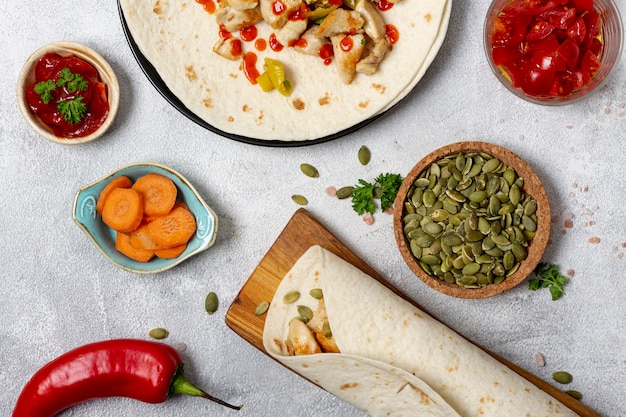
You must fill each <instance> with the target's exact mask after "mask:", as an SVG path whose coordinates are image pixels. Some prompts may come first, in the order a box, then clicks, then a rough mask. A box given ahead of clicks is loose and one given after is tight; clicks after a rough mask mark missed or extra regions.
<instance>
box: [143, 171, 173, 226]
mask: <svg viewBox="0 0 626 417" xmlns="http://www.w3.org/2000/svg"><path fill="white" fill-rule="evenodd" d="M133 188H134V189H135V190H137V191H138V192H140V193H141V194H143V202H144V203H143V204H144V212H145V214H146V215H147V216H163V215H166V214H167V213H169V212H170V211H171V210H172V207H174V203H176V194H177V190H176V185H175V184H174V182H173V181H172V180H171V179H169V178H167V177H166V176H165V175H161V174H154V173H152V174H146V175H144V176H142V177H140V178H138V179H137V181H135V184H134V185H133Z"/></svg>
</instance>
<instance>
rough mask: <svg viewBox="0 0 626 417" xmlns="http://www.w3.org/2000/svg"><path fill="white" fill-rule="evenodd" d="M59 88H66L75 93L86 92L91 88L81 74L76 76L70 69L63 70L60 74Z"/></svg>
mask: <svg viewBox="0 0 626 417" xmlns="http://www.w3.org/2000/svg"><path fill="white" fill-rule="evenodd" d="M57 86H58V87H65V88H67V91H68V92H70V93H73V92H74V91H77V90H80V91H86V90H87V87H89V83H87V81H86V80H85V79H84V78H83V76H82V75H80V74H74V73H73V72H72V71H70V69H69V68H63V69H62V70H61V72H59V79H58V80H57Z"/></svg>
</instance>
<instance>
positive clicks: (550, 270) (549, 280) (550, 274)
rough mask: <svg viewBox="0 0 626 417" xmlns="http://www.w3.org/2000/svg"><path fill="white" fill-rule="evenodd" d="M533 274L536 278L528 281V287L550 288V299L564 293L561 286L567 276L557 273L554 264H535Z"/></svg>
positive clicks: (536, 288)
mask: <svg viewBox="0 0 626 417" xmlns="http://www.w3.org/2000/svg"><path fill="white" fill-rule="evenodd" d="M535 275H536V278H533V279H531V280H530V281H529V285H528V288H529V289H531V290H533V291H536V290H538V289H540V288H550V294H551V295H552V301H555V300H558V299H559V298H561V296H563V295H565V291H564V290H563V287H564V286H565V283H566V282H567V278H565V277H564V276H563V275H561V274H560V273H559V270H558V268H557V266H556V265H548V264H545V263H540V264H539V265H537V268H535Z"/></svg>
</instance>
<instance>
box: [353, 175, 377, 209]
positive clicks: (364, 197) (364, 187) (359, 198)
mask: <svg viewBox="0 0 626 417" xmlns="http://www.w3.org/2000/svg"><path fill="white" fill-rule="evenodd" d="M352 208H353V209H354V211H356V213H357V214H358V215H359V216H361V215H363V214H365V212H367V213H370V214H374V211H375V210H376V207H375V206H374V184H370V183H369V182H367V181H365V180H359V185H357V186H355V187H354V190H352Z"/></svg>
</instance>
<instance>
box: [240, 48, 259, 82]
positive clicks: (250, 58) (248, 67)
mask: <svg viewBox="0 0 626 417" xmlns="http://www.w3.org/2000/svg"><path fill="white" fill-rule="evenodd" d="M256 61H257V55H256V54H255V53H254V52H246V53H245V55H244V56H243V73H244V74H246V78H247V79H248V81H250V84H256V79H257V78H259V75H261V74H259V70H257V69H256Z"/></svg>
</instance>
